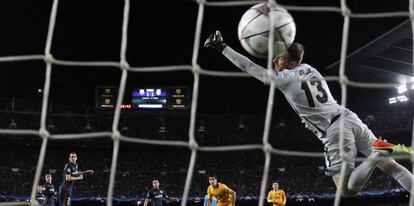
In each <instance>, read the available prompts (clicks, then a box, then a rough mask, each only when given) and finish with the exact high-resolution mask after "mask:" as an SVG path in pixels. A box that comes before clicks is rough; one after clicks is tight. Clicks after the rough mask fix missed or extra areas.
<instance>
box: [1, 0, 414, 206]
mask: <svg viewBox="0 0 414 206" xmlns="http://www.w3.org/2000/svg"><path fill="white" fill-rule="evenodd" d="M260 2H262V1H228V2H210V1H204V0H200V1H197V3H198V16H197V23H196V28H195V36H194V44H193V52H192V61H191V65H171V66H159V67H157V66H156V67H131V66H130V65H129V64H128V62H127V59H126V52H127V45H128V35H127V34H128V21H129V10H130V1H129V0H125V2H124V10H123V23H122V41H121V50H120V61H119V62H112V61H92V62H91V61H88V62H86V61H67V60H60V59H55V58H54V57H53V55H52V53H51V47H52V43H53V42H52V39H53V35H54V31H55V25H56V23H58V22H56V16H57V13H58V5H59V1H58V0H54V1H53V6H52V9H51V13H50V21H49V29H48V32H47V39H46V46H45V49H44V54H42V55H21V56H6V57H0V62H16V61H36V60H43V61H45V62H46V74H45V82H44V90H43V103H42V108H41V120H40V128H39V130H23V129H0V134H9V135H10V134H12V135H27V136H30V135H35V136H39V137H40V138H41V139H42V145H41V150H40V154H39V157H38V161H37V166H36V172H35V176H34V179H33V184H32V190H31V199H32V200H34V199H35V194H36V185H37V183H38V182H39V180H40V177H41V173H42V168H43V165H44V160H45V154H46V148H47V145H48V140H50V139H59V140H63V139H84V138H95V137H107V138H108V137H110V138H112V140H113V155H112V164H111V168H110V178H109V186H108V193H107V203H106V204H107V205H108V206H111V205H112V204H113V203H112V202H113V201H112V200H113V193H114V184H115V175H116V171H117V165H118V164H117V160H118V153H119V145H120V142H121V141H123V142H130V143H141V144H151V145H168V146H180V147H187V148H188V149H190V150H191V158H190V162H189V166H188V170H187V177H186V179H185V187H184V192H183V197H182V202H181V206H186V205H187V200H188V198H189V191H190V189H191V188H190V186H191V182H192V177H193V173H194V168H195V164H196V156H197V152H199V151H204V152H213V151H243V150H263V152H264V154H265V164H264V171H263V176H262V181H261V188H260V198H259V205H260V206H262V205H264V200H265V199H264V197H265V196H266V195H265V192H266V187H267V185H268V174H269V168H270V162H271V157H272V154H276V155H285V156H299V157H323V154H322V153H314V152H302V151H287V150H281V149H276V148H273V147H272V145H271V144H270V143H269V133H270V127H271V119H272V113H273V101H274V94H275V85H274V83H271V84H270V90H269V95H268V101H267V110H266V118H265V125H264V129H263V144H262V145H233V146H214V147H209V146H199V145H198V143H197V141H196V138H195V135H194V134H195V125H196V113H197V101H198V96H199V84H200V76H201V75H207V76H220V77H249V75H248V74H245V73H241V72H221V71H212V70H208V69H206V68H201V67H200V66H199V64H198V57H199V49H200V45H201V42H200V41H201V30H202V27H203V18H204V9H205V7H206V6H207V7H230V6H232V7H233V6H246V5H253V4H257V3H260ZM413 2H414V1H413V0H410V1H409V9H408V11H393V12H383V13H353V12H352V11H351V10H350V9H349V8H348V6H347V2H346V1H345V0H341V1H340V5H341V6H340V7H329V6H326V7H325V6H307V7H302V6H287V5H282V6H284V7H285V8H286V9H288V10H291V11H301V12H332V13H338V14H341V15H342V16H343V20H344V23H343V35H342V47H341V56H340V59H341V60H345V58H346V54H347V46H348V33H349V27H350V19H351V18H379V17H380V18H388V17H409V18H410V19H411V21H412V25H413V26H414V23H413V22H414V20H413V16H414V4H413ZM269 3H275V2H274V1H269ZM270 36H271V37H272V36H273V35H270ZM270 41H272V40H270ZM269 47H272V45H269ZM271 50H272V49H271ZM269 55H272V54H269ZM54 65H64V66H71V67H73V66H85V67H103V66H105V67H115V68H119V69H120V70H121V71H122V75H121V80H120V84H119V91H118V98H117V103H116V106H115V112H114V118H113V123H112V131H108V132H95V133H83V134H56V135H51V134H50V133H49V132H48V130H47V126H46V117H47V111H48V101H49V94H50V84H51V72H52V69H53V66H54ZM271 65H272V63H271V58H269V60H268V69H269V70H270V69H272V66H271ZM345 69H346V67H345V62H344V61H341V63H340V70H339V71H340V72H339V77H336V76H328V77H326V80H327V81H337V82H339V83H340V85H341V91H342V98H341V105H344V106H346V102H347V87H348V86H352V87H361V88H393V87H395V86H398V85H396V84H393V83H388V84H384V83H362V82H354V81H351V80H349V79H348V78H347V76H346V75H345ZM180 70H184V71H191V72H192V73H193V76H194V84H193V89H192V91H193V93H192V101H191V117H190V125H189V130H188V136H189V140H188V141H166V140H150V139H142V138H136V137H127V136H124V135H121V133H120V131H119V130H118V128H119V127H118V125H119V122H120V114H121V109H120V108H121V107H120V106H121V103H122V100H123V98H124V92H125V87H126V82H127V78H128V73H129V72H167V71H168V72H172V71H180ZM340 124H341V135H340V140H341V141H340V144H341V145H343V129H342V128H343V124H344V122H343V120H342V118H341V121H340ZM413 144H414V134H413ZM340 148H341V151H340V152H341V153H342V154H343V153H344V151H343V149H342V148H343V147H340ZM358 160H359V161H361V160H363V159H358ZM343 161H346V159H343ZM343 165H344V164H343ZM344 169H345V167H342V171H344ZM342 181H343V179H341V183H340V185H341V184H342ZM339 188H340V187H339ZM339 193H340V191H337V195H336V199H335V203H334V205H335V206H337V205H340V201H341V199H340V195H339ZM28 204H31V203H28V202H2V203H0V205H28ZM32 204H34V203H32ZM409 204H410V205H413V204H414V202H413V198H412V197H411V198H410V203H409Z"/></svg>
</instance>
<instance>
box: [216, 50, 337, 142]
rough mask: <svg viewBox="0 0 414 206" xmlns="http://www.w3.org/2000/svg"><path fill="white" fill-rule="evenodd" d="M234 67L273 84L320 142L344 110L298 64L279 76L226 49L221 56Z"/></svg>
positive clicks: (313, 72)
mask: <svg viewBox="0 0 414 206" xmlns="http://www.w3.org/2000/svg"><path fill="white" fill-rule="evenodd" d="M222 53H223V54H224V56H226V57H227V58H228V59H229V60H230V61H231V62H232V63H233V64H235V65H236V66H237V67H238V68H240V69H241V70H243V71H246V72H248V73H249V74H251V75H252V76H254V77H255V78H257V79H259V80H260V81H262V82H263V83H265V84H269V83H270V81H275V84H276V87H277V88H278V89H279V90H280V91H282V92H283V94H284V95H285V97H286V99H287V101H288V102H289V103H290V105H291V106H292V108H293V109H294V110H295V112H296V113H297V114H298V115H299V117H300V118H301V119H302V120H303V121H304V122H305V124H306V125H307V126H308V127H309V129H310V130H311V131H312V132H313V133H314V134H315V135H316V136H317V137H319V138H321V137H322V136H323V135H324V134H325V131H326V129H327V128H328V126H329V125H330V124H331V121H332V119H333V118H334V117H336V118H337V116H338V115H339V114H340V113H341V112H342V111H343V110H344V107H342V106H341V105H339V104H338V103H337V102H336V100H335V99H334V98H333V97H332V94H331V92H330V91H329V88H328V85H327V83H326V80H325V79H324V78H323V76H322V75H321V74H320V73H319V72H318V71H317V70H316V69H315V68H313V67H311V66H310V65H308V64H300V65H298V66H296V67H295V68H293V69H291V70H287V69H285V70H283V71H281V72H279V71H276V70H273V71H272V73H271V74H270V75H269V74H268V70H267V69H266V68H264V67H262V66H260V65H257V64H255V63H254V62H252V61H251V60H250V59H248V58H247V57H245V56H243V55H241V54H239V53H237V52H236V51H234V50H233V49H232V48H230V47H229V46H227V47H225V48H224V50H223V52H222Z"/></svg>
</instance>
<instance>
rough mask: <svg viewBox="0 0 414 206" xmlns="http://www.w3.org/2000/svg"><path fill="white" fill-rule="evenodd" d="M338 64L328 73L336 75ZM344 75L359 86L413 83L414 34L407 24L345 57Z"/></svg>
mask: <svg viewBox="0 0 414 206" xmlns="http://www.w3.org/2000/svg"><path fill="white" fill-rule="evenodd" d="M339 64H340V61H339V60H338V61H337V62H335V63H333V64H331V65H329V66H328V67H327V68H328V69H333V70H337V71H339ZM345 71H346V75H347V76H348V78H349V79H351V80H354V81H361V82H412V81H414V77H413V75H414V74H413V71H414V70H413V32H412V30H411V21H410V20H407V21H405V22H403V23H401V24H400V25H398V26H396V27H394V28H393V29H391V30H389V31H388V32H386V33H384V34H383V35H381V36H380V37H378V38H376V39H374V40H373V41H371V42H369V43H368V44H366V45H364V46H362V47H361V48H359V49H357V50H355V51H354V52H352V53H350V54H349V55H348V56H347V57H346V70H345Z"/></svg>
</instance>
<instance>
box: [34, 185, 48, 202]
mask: <svg viewBox="0 0 414 206" xmlns="http://www.w3.org/2000/svg"><path fill="white" fill-rule="evenodd" d="M36 190H37V192H36V197H35V198H36V200H37V202H38V203H39V205H45V198H46V197H45V195H44V194H43V187H42V185H38V186H37V187H36Z"/></svg>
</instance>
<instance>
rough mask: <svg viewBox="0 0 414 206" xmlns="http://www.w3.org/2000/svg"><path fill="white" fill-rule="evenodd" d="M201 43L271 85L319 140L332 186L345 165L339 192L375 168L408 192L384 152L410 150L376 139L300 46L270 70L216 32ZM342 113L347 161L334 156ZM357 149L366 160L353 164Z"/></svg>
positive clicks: (405, 174) (403, 175)
mask: <svg viewBox="0 0 414 206" xmlns="http://www.w3.org/2000/svg"><path fill="white" fill-rule="evenodd" d="M204 47H210V48H213V49H215V50H217V51H219V52H220V53H222V54H223V55H224V56H225V57H227V59H229V60H230V61H231V62H232V63H233V64H235V65H236V66H237V67H238V68H239V69H241V70H243V71H245V72H248V73H249V74H251V75H252V76H254V77H255V78H257V79H259V80H260V81H262V82H263V83H265V84H270V82H271V81H272V82H274V83H275V85H276V87H277V88H278V89H279V90H280V91H281V92H282V93H283V94H284V96H285V97H286V99H287V101H288V102H289V104H290V105H291V106H292V108H293V110H294V111H295V112H296V113H297V114H298V115H299V117H300V118H301V119H302V122H304V123H305V126H306V127H307V128H308V129H310V130H311V131H312V132H313V133H314V134H315V135H316V136H317V137H318V138H319V140H320V141H321V142H322V143H323V144H324V146H325V163H326V175H328V176H331V177H332V179H333V181H334V183H335V185H337V186H338V183H339V180H340V175H341V174H340V171H341V164H346V170H345V174H343V175H345V179H344V184H343V187H342V188H341V191H342V195H343V196H345V197H353V196H355V195H357V194H358V193H359V192H360V191H361V190H362V188H363V186H364V185H365V183H366V182H367V181H368V179H369V177H370V176H371V174H372V172H373V171H374V169H375V168H376V167H378V168H380V169H381V170H382V171H383V172H385V173H386V174H388V175H390V176H391V177H393V178H394V179H395V180H396V181H397V182H398V183H399V184H400V185H401V186H402V187H404V188H405V189H406V190H407V191H411V184H412V181H413V175H412V174H411V172H410V171H408V170H407V169H406V168H405V167H403V166H401V165H400V164H398V163H397V162H396V161H395V160H394V159H393V158H392V157H389V156H388V154H390V153H408V154H411V149H410V148H407V147H405V146H403V145H394V144H391V143H389V142H387V141H386V140H378V139H377V138H376V137H375V136H374V134H373V133H372V132H371V130H369V129H368V127H367V126H366V125H365V124H364V123H362V121H361V120H360V119H359V117H358V116H357V115H356V114H355V113H354V112H352V111H350V110H349V109H347V108H344V107H343V106H341V105H339V104H337V102H336V100H335V99H334V98H333V97H332V95H331V92H330V91H329V88H328V85H327V83H326V81H325V79H324V77H323V76H322V75H321V74H320V73H319V72H318V71H317V70H316V69H315V68H313V67H312V66H310V65H308V64H305V63H301V62H302V58H303V54H304V47H303V46H302V45H301V44H299V43H292V45H290V46H289V48H288V49H287V50H286V51H284V52H282V53H281V54H279V55H278V56H277V57H275V58H274V59H273V64H274V69H273V70H272V71H268V70H267V69H265V68H263V67H261V66H259V65H257V64H255V63H254V62H252V61H251V60H249V59H248V58H247V57H245V56H243V55H241V54H239V53H237V52H236V51H234V50H233V49H232V48H230V47H229V46H227V45H226V44H225V43H224V42H223V37H222V36H221V34H220V32H219V31H216V32H215V33H214V34H211V35H210V36H209V37H208V38H207V40H206V41H205V43H204ZM341 114H343V118H344V122H345V127H344V144H343V145H344V148H343V149H344V151H345V154H344V156H345V158H346V159H347V160H348V161H346V162H342V159H341V157H340V154H339V146H340V145H339V122H340V121H338V119H339V117H340V115H341ZM357 152H361V153H362V154H364V155H366V156H367V157H368V158H367V159H366V160H365V161H363V162H362V163H361V164H360V165H359V166H358V167H356V168H355V158H356V155H357ZM378 157H382V158H378Z"/></svg>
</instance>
